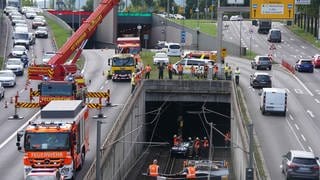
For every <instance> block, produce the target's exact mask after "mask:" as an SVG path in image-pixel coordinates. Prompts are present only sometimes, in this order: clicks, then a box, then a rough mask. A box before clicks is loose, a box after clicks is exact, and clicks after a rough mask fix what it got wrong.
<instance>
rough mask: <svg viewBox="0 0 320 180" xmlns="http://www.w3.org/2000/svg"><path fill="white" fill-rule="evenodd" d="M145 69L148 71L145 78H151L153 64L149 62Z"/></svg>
mask: <svg viewBox="0 0 320 180" xmlns="http://www.w3.org/2000/svg"><path fill="white" fill-rule="evenodd" d="M144 70H145V72H146V74H145V76H144V78H145V79H149V78H150V72H151V70H152V68H151V66H150V65H149V64H148V65H147V66H146V67H145V69H144Z"/></svg>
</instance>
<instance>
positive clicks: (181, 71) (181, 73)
mask: <svg viewBox="0 0 320 180" xmlns="http://www.w3.org/2000/svg"><path fill="white" fill-rule="evenodd" d="M178 75H179V79H183V77H182V76H183V66H182V64H179V65H178Z"/></svg>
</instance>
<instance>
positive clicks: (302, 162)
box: [281, 150, 319, 180]
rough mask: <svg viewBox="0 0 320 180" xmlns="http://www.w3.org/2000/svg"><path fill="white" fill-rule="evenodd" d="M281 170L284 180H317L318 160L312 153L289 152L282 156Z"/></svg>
mask: <svg viewBox="0 0 320 180" xmlns="http://www.w3.org/2000/svg"><path fill="white" fill-rule="evenodd" d="M281 169H282V173H283V174H284V175H285V176H286V179H291V178H297V179H298V178H299V179H300V178H303V179H317V180H319V158H318V157H316V156H315V155H314V153H313V152H308V151H300V150H290V151H289V152H288V153H287V154H285V155H283V156H282V164H281Z"/></svg>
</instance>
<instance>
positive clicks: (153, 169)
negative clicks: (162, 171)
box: [149, 164, 159, 176]
mask: <svg viewBox="0 0 320 180" xmlns="http://www.w3.org/2000/svg"><path fill="white" fill-rule="evenodd" d="M149 175H150V176H159V165H156V164H151V165H149Z"/></svg>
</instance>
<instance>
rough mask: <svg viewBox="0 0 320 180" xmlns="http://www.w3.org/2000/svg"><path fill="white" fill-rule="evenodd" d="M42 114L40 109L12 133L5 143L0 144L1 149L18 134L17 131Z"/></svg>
mask: <svg viewBox="0 0 320 180" xmlns="http://www.w3.org/2000/svg"><path fill="white" fill-rule="evenodd" d="M39 114H40V111H38V112H37V113H36V114H35V115H33V116H32V117H31V118H30V119H29V120H28V121H27V122H26V123H24V124H23V125H22V126H21V127H20V128H19V129H17V130H16V131H15V132H14V133H12V134H11V136H9V137H8V138H7V139H6V140H5V141H4V142H3V143H1V144H0V149H2V148H3V147H4V146H5V145H6V144H8V143H9V141H11V140H12V139H13V138H14V137H15V136H17V133H18V132H19V131H21V130H22V129H24V128H25V127H26V126H27V125H28V124H29V122H30V121H32V120H34V119H35V118H36V117H37V116H38V115H39Z"/></svg>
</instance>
